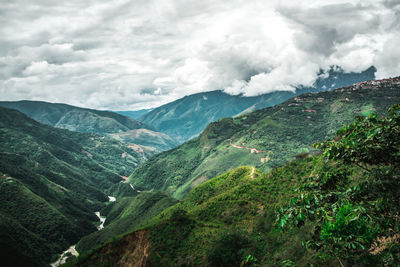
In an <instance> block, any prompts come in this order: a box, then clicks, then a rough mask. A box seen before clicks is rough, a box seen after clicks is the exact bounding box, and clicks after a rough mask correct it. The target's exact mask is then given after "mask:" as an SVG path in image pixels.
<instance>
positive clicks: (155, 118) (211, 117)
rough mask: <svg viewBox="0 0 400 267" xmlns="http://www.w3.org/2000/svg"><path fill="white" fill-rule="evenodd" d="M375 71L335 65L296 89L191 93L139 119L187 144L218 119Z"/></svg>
mask: <svg viewBox="0 0 400 267" xmlns="http://www.w3.org/2000/svg"><path fill="white" fill-rule="evenodd" d="M375 72H376V68H375V67H370V68H368V69H367V70H365V71H363V72H361V73H345V72H344V71H343V70H342V69H340V68H338V67H332V68H331V69H330V70H329V71H327V72H326V73H323V72H321V73H320V75H319V77H320V78H318V79H317V81H316V82H315V84H314V86H313V87H299V88H297V89H296V91H295V92H291V91H275V92H272V93H268V94H264V95H260V96H254V97H243V96H241V95H229V94H227V93H225V92H223V91H218V90H217V91H211V92H204V93H198V94H193V95H188V96H185V97H183V98H181V99H178V100H176V101H173V102H171V103H168V104H165V105H163V106H160V107H158V108H155V109H154V110H152V111H150V112H148V113H146V114H145V115H143V116H142V117H140V118H139V120H141V121H143V122H144V123H147V124H150V125H152V126H154V127H155V128H156V129H157V130H158V131H161V132H164V133H166V134H168V135H169V136H171V137H172V138H173V139H175V140H177V141H178V142H179V143H183V142H185V141H187V140H189V139H191V138H194V137H196V136H198V135H199V134H200V133H201V132H202V131H203V130H204V129H205V128H206V127H207V125H208V124H209V123H211V122H214V121H217V120H218V119H221V118H225V117H233V116H236V115H239V114H243V113H247V112H251V111H254V110H258V109H262V108H265V107H270V106H273V105H276V104H280V103H282V102H283V101H285V100H287V99H289V98H292V97H294V96H296V95H300V94H304V93H308V92H320V91H326V90H331V89H336V88H339V87H343V86H347V85H351V84H353V83H356V82H362V81H367V80H374V79H375Z"/></svg>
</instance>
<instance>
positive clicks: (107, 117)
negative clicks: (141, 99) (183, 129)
mask: <svg viewBox="0 0 400 267" xmlns="http://www.w3.org/2000/svg"><path fill="white" fill-rule="evenodd" d="M0 106H3V107H6V108H12V109H16V110H19V111H20V112H22V113H24V114H26V115H27V116H29V117H30V118H32V119H34V120H36V121H38V122H41V123H43V124H47V125H50V126H53V127H56V128H61V129H68V130H70V131H76V132H83V133H96V134H101V135H109V136H112V137H114V138H116V139H118V140H120V141H126V142H127V143H128V144H129V145H131V146H133V147H135V149H136V150H137V151H138V152H140V153H143V155H144V157H146V158H147V157H150V156H152V155H154V154H157V153H159V152H161V151H165V150H168V149H171V148H173V147H176V146H177V144H178V143H177V142H176V141H175V140H173V139H171V137H169V136H168V135H166V134H164V133H161V132H156V131H154V127H152V126H150V125H147V124H145V123H142V122H140V121H138V120H135V119H133V118H131V117H127V116H124V115H120V114H117V113H115V112H110V111H101V110H94V109H86V108H79V107H75V106H70V105H66V104H56V103H47V102H41V101H25V100H24V101H17V102H0Z"/></svg>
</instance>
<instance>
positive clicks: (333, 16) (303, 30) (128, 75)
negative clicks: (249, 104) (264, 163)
mask: <svg viewBox="0 0 400 267" xmlns="http://www.w3.org/2000/svg"><path fill="white" fill-rule="evenodd" d="M291 2H293V1H288V4H285V3H283V1H275V0H273V1H265V0H254V1H242V0H232V1H222V0H204V1H194V0H157V1H156V0H135V1H129V0H117V1H106V0H96V1H95V0H91V1H78V0H70V1H67V2H66V3H63V4H57V3H56V2H54V1H50V0H35V1H30V0H15V1H8V3H2V5H1V6H0V26H1V27H0V95H1V100H19V99H34V100H45V101H52V102H65V103H69V104H73V105H79V106H85V107H91V108H101V109H139V108H144V107H154V106H158V105H160V104H164V103H166V102H169V101H172V100H174V99H177V98H179V97H182V96H184V95H188V94H192V93H197V92H202V91H210V90H216V89H222V90H225V91H226V92H228V93H231V94H241V93H242V94H244V95H248V96H252V95H258V94H262V93H267V92H271V91H275V90H293V88H294V87H295V86H298V85H311V84H312V83H313V82H314V81H315V79H316V77H317V72H318V71H319V70H320V69H321V68H322V69H327V68H329V66H331V65H340V66H341V67H343V68H344V70H345V71H361V70H363V69H366V68H368V67H369V66H371V65H375V66H376V67H377V69H378V72H377V75H378V77H388V76H396V75H400V37H399V36H400V2H399V1H397V0H387V1H384V0H382V1H379V0H363V1H352V0H343V1H342V0H325V1H322V0H321V1H315V0H302V1H295V2H296V3H295V4H293V3H291Z"/></svg>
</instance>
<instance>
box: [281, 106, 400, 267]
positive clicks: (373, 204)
mask: <svg viewBox="0 0 400 267" xmlns="http://www.w3.org/2000/svg"><path fill="white" fill-rule="evenodd" d="M388 113H389V115H388V116H387V117H379V116H377V115H376V114H370V115H369V116H368V117H358V118H357V119H356V120H355V122H354V123H352V124H349V125H346V126H344V127H343V128H341V129H340V130H339V131H338V133H337V134H338V135H337V138H336V139H334V140H329V141H325V142H323V143H321V144H317V145H316V147H321V148H322V149H324V153H323V156H324V157H325V158H326V159H330V160H337V161H338V163H337V164H345V165H343V167H340V168H338V167H337V166H336V167H335V168H332V167H326V165H324V166H322V167H321V168H320V169H319V170H316V172H314V173H313V175H312V176H310V177H309V179H308V181H307V183H305V184H304V185H302V187H301V188H299V189H298V190H299V195H298V196H297V197H295V198H293V199H292V200H291V201H290V205H289V206H287V207H284V208H282V209H281V211H280V214H279V217H278V221H279V224H280V225H281V226H282V227H283V226H285V225H286V224H287V223H288V222H289V223H291V224H294V225H302V224H304V221H305V220H312V221H315V222H316V228H315V229H314V235H313V239H311V240H310V241H309V242H308V245H309V247H312V248H313V249H315V250H316V251H318V252H319V253H320V254H322V255H324V254H327V255H331V256H335V257H336V258H337V259H338V260H339V261H340V262H343V263H342V264H346V265H349V266H351V265H360V264H376V265H381V266H387V265H391V266H394V265H398V264H399V263H400V245H399V243H398V241H397V242H396V239H397V238H398V235H399V231H400V227H399V218H398V214H399V205H398V204H399V197H400V193H399V177H400V105H398V104H397V105H393V106H392V107H391V108H390V109H389V112H388ZM352 166H357V167H358V169H359V170H358V174H357V175H351V170H352ZM353 168H354V167H353ZM354 172H356V171H355V170H354ZM391 238H392V241H391V240H390V239H391ZM383 240H388V242H387V243H388V244H385V242H384V241H383ZM393 240H394V242H393ZM379 241H380V242H379Z"/></svg>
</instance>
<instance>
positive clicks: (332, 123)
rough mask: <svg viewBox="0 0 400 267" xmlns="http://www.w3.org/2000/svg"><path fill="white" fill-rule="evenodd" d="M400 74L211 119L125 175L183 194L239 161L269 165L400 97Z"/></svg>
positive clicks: (146, 186) (140, 184) (145, 186)
mask: <svg viewBox="0 0 400 267" xmlns="http://www.w3.org/2000/svg"><path fill="white" fill-rule="evenodd" d="M399 81H400V79H399V78H395V79H385V80H379V81H369V82H364V83H357V84H354V85H352V86H348V87H342V88H340V89H336V90H332V91H325V92H320V93H307V94H303V95H301V96H298V97H295V98H292V99H290V100H288V101H285V102H284V103H282V104H280V105H276V106H274V107H269V108H265V109H262V110H257V111H254V112H251V113H248V114H243V115H241V116H237V117H235V118H225V119H221V120H219V121H217V122H214V123H211V124H210V125H209V126H208V127H207V128H206V129H205V130H204V132H203V133H202V134H201V135H200V136H199V137H197V138H195V139H192V140H190V141H188V142H186V143H184V144H183V145H181V146H179V147H177V148H175V149H173V150H170V151H168V152H163V153H161V154H158V155H156V156H154V157H152V158H151V159H150V160H149V161H147V162H144V163H143V164H141V165H140V166H139V167H138V168H136V169H135V170H134V172H133V173H132V174H131V175H130V180H131V183H132V184H133V185H134V187H135V188H138V189H139V190H162V191H165V192H168V193H170V194H172V195H173V196H175V197H177V198H183V197H184V196H186V195H187V194H188V192H189V191H190V189H191V188H194V187H196V186H198V185H199V184H201V183H203V182H205V181H207V180H208V179H210V178H212V177H215V176H217V175H219V174H222V173H224V172H226V171H228V170H230V169H232V168H235V167H238V166H241V165H253V166H256V167H257V168H259V169H260V170H262V171H269V170H271V169H272V168H275V167H277V166H280V165H282V164H284V163H285V162H287V161H288V160H291V159H293V157H294V156H295V155H297V154H299V153H304V152H308V151H310V149H311V148H310V145H311V144H313V143H315V142H318V141H321V140H324V139H326V138H330V137H332V136H333V135H334V134H335V132H336V130H337V129H338V128H339V127H340V126H341V125H343V124H345V123H348V122H350V121H352V120H353V118H354V117H355V116H357V115H367V114H369V113H370V112H377V113H379V114H384V113H385V112H386V110H387V108H388V107H389V106H390V105H392V104H394V103H398V102H400V84H399Z"/></svg>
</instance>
